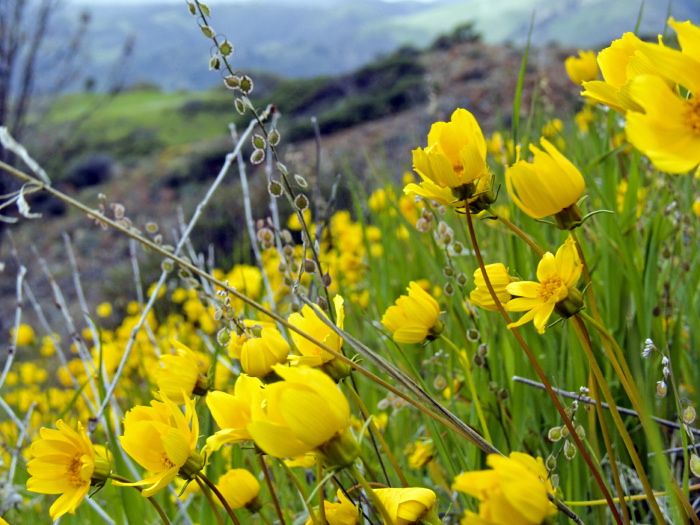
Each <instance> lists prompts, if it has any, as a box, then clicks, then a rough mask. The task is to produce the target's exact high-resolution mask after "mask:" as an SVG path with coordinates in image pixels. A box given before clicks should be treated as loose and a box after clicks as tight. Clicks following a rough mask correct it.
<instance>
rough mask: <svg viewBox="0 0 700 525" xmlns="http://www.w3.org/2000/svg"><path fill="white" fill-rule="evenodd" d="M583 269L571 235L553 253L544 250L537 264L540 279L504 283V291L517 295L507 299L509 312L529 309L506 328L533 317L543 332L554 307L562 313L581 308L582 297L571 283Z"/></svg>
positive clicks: (520, 324) (569, 312)
mask: <svg viewBox="0 0 700 525" xmlns="http://www.w3.org/2000/svg"><path fill="white" fill-rule="evenodd" d="M582 269H583V268H582V266H581V260H580V259H579V256H578V252H577V251H576V243H575V242H574V240H573V239H572V238H571V237H569V238H567V239H566V242H565V243H564V244H563V245H562V246H561V247H560V248H559V249H558V250H557V254H556V255H552V254H551V253H550V252H547V253H545V254H544V255H543V256H542V260H541V261H540V263H539V264H538V265H537V279H538V280H539V282H532V281H519V282H514V283H510V284H509V285H508V286H506V291H507V292H508V293H510V294H511V295H513V296H516V297H515V298H514V299H511V300H510V301H508V303H507V304H506V309H507V310H508V311H511V312H524V311H528V312H527V313H526V314H525V315H523V316H522V317H521V318H520V319H519V320H518V321H517V322H515V323H510V324H509V325H508V328H513V327H515V326H522V325H524V324H525V323H527V322H529V321H534V323H535V327H536V328H537V331H538V332H539V333H541V334H543V333H544V330H545V327H546V325H547V321H548V320H549V317H550V316H551V315H552V312H554V309H555V308H557V311H558V313H560V315H562V316H565V317H569V316H571V315H573V314H574V313H576V312H577V311H578V310H580V309H581V307H582V306H583V299H582V296H581V292H579V291H578V290H577V289H576V288H574V286H575V285H576V283H577V282H578V280H579V278H580V277H581V271H582Z"/></svg>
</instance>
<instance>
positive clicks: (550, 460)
mask: <svg viewBox="0 0 700 525" xmlns="http://www.w3.org/2000/svg"><path fill="white" fill-rule="evenodd" d="M544 466H545V467H546V468H547V470H548V471H550V472H552V471H553V470H554V469H555V468H557V458H556V457H555V456H554V455H553V454H550V455H549V456H547V460H546V461H545V462H544Z"/></svg>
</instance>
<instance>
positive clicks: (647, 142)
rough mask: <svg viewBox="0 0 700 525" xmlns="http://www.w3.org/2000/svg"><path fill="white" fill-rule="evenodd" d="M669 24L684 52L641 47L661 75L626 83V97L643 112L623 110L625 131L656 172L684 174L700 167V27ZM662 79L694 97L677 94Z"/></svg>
mask: <svg viewBox="0 0 700 525" xmlns="http://www.w3.org/2000/svg"><path fill="white" fill-rule="evenodd" d="M669 24H670V25H671V26H672V27H673V28H674V29H675V30H676V33H677V34H678V38H679V40H680V42H681V45H682V46H683V51H682V52H681V51H677V50H675V49H671V48H669V47H665V46H661V45H658V44H648V43H644V44H640V51H641V53H643V54H644V56H646V57H648V59H649V60H650V61H651V62H652V63H653V64H654V67H655V68H656V70H657V71H658V73H659V74H660V75H663V77H661V76H656V75H640V76H637V77H636V78H635V79H634V80H633V81H632V82H631V83H630V87H629V96H630V97H631V99H632V100H634V102H635V103H637V104H638V105H639V107H640V108H641V109H640V110H639V111H634V110H632V111H628V112H627V124H626V127H625V132H626V133H627V139H628V140H629V141H630V143H631V144H632V145H633V146H634V147H635V148H637V149H638V150H639V151H641V152H642V153H644V154H645V155H646V156H647V157H649V160H651V162H652V163H653V164H654V166H655V167H656V168H657V169H659V170H661V171H665V172H668V173H685V172H687V171H690V170H692V169H693V168H695V167H696V166H697V165H698V164H700V28H699V27H697V26H693V25H692V24H690V22H685V23H678V22H676V21H675V20H673V19H670V20H669ZM686 49H687V50H686ZM664 77H665V78H667V79H670V80H671V81H672V82H673V83H677V84H678V85H680V86H683V87H684V88H686V89H687V90H688V92H689V93H691V94H692V96H690V95H689V96H688V97H684V96H681V95H679V93H678V91H677V89H676V88H675V87H673V86H669V85H668V83H667V82H666V80H664Z"/></svg>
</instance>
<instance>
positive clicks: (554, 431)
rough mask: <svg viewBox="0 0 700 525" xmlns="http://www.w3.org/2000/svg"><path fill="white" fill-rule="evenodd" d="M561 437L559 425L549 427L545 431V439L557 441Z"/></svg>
mask: <svg viewBox="0 0 700 525" xmlns="http://www.w3.org/2000/svg"><path fill="white" fill-rule="evenodd" d="M561 438H562V435H561V427H552V428H550V429H549V432H547V439H549V440H550V441H559V440H560V439H561ZM550 457H552V456H550ZM550 470H551V469H550Z"/></svg>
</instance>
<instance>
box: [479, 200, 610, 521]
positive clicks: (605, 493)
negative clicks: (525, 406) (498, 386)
mask: <svg viewBox="0 0 700 525" xmlns="http://www.w3.org/2000/svg"><path fill="white" fill-rule="evenodd" d="M466 218H467V226H468V227H469V237H470V239H471V243H472V247H473V248H474V254H475V255H476V260H477V262H478V263H479V268H481V273H482V274H483V276H484V281H485V282H486V288H488V290H489V293H490V294H491V297H492V298H493V301H494V303H495V304H496V307H497V308H498V312H499V313H500V314H501V317H503V319H504V320H505V322H506V323H507V324H510V323H511V320H510V316H509V315H508V313H507V312H506V310H505V308H504V307H503V305H502V304H501V302H500V301H499V300H498V296H497V295H496V291H495V290H494V289H493V285H492V284H491V279H489V275H488V273H487V271H486V266H485V265H484V259H483V257H482V256H481V251H480V250H479V243H478V241H477V240H476V232H475V231H474V221H473V220H472V216H471V214H470V213H467V214H466ZM511 332H512V334H513V335H514V336H515V338H516V340H517V341H518V343H519V344H520V346H521V347H522V349H523V350H524V352H525V355H526V356H527V358H528V359H529V361H530V364H531V365H532V367H533V368H534V369H535V373H536V374H537V376H538V377H539V378H540V382H541V383H542V384H543V385H544V387H545V390H546V391H547V394H548V395H549V397H550V398H551V400H552V403H553V404H554V407H555V408H556V410H557V412H559V415H560V416H561V419H562V421H563V422H564V425H566V428H567V429H569V434H570V435H571V439H573V440H574V443H575V444H576V448H577V449H578V450H579V452H580V453H581V457H582V458H583V459H584V461H585V462H586V465H587V466H588V468H589V470H590V471H591V474H593V478H594V479H595V481H596V483H597V484H598V486H599V487H600V490H601V491H602V492H603V496H604V497H605V499H606V501H607V502H608V506H609V507H610V512H611V513H612V516H613V518H614V519H615V522H616V523H617V524H618V525H622V518H621V517H620V513H619V512H618V510H617V507H616V506H615V504H614V503H613V501H612V496H611V495H610V491H609V490H608V488H607V487H606V486H605V481H603V478H602V476H601V475H600V472H599V471H598V469H597V468H596V466H595V464H594V463H593V460H592V459H591V456H590V454H589V453H588V451H587V450H586V447H585V446H584V445H583V443H582V442H581V438H579V437H578V434H577V433H576V430H575V429H574V426H573V425H572V424H571V420H570V419H569V417H568V416H567V415H566V412H565V411H564V407H563V406H562V404H561V402H560V401H559V398H558V397H557V395H556V394H555V393H554V391H553V390H552V385H550V384H549V380H548V379H547V376H546V375H545V373H544V371H543V370H542V367H541V366H540V364H539V363H538V362H537V359H536V358H535V356H534V354H533V353H532V350H530V347H529V346H528V345H527V343H526V342H525V340H524V339H523V337H522V336H521V335H520V332H519V331H518V329H517V328H516V327H513V328H512V329H511ZM557 502H558V503H559V504H561V502H559V501H558V500H555V501H554V503H555V505H557V508H558V509H559V510H561V511H563V512H566V511H565V510H564V509H563V508H562V506H560V505H559V504H557ZM567 510H568V509H567ZM569 512H570V511H569ZM567 515H569V514H567ZM574 516H575V515H574ZM570 517H571V516H570ZM577 519H578V517H577ZM579 522H580V519H579Z"/></svg>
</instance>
